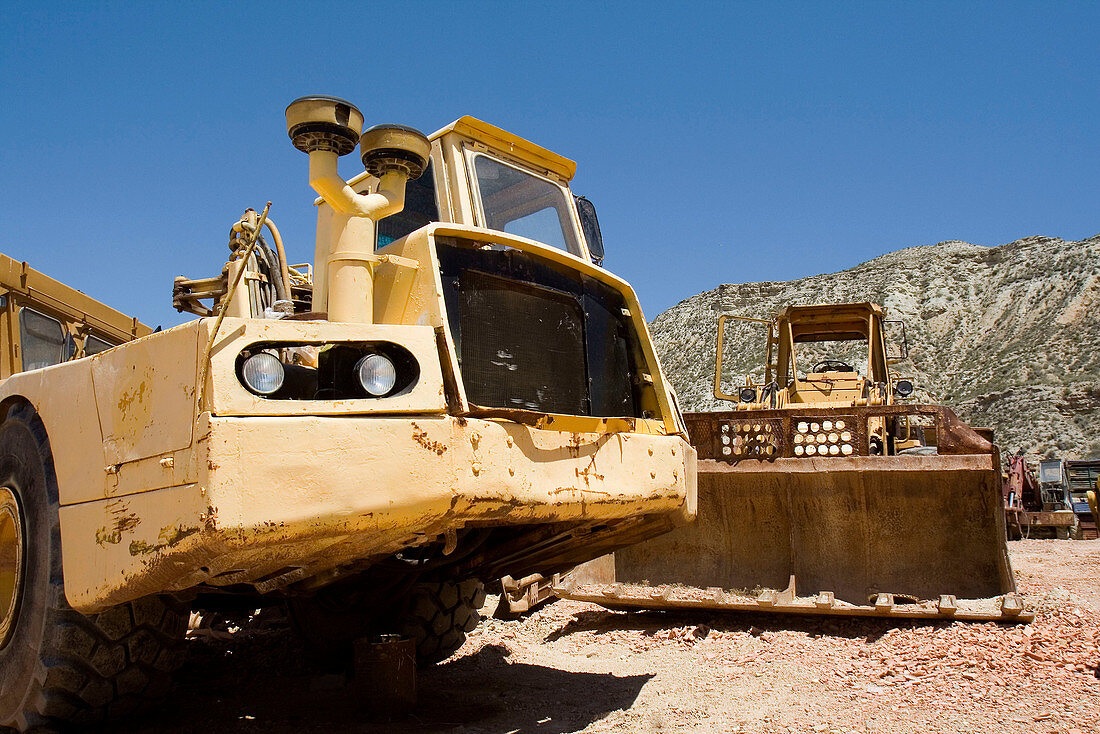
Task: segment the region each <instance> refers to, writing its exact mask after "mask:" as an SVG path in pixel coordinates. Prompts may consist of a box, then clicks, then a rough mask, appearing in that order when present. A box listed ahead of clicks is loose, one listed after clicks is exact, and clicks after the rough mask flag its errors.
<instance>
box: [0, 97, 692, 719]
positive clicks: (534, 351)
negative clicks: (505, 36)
mask: <svg viewBox="0 0 1100 734" xmlns="http://www.w3.org/2000/svg"><path fill="white" fill-rule="evenodd" d="M286 122H287V132H288V134H289V136H290V138H291V141H292V143H293V145H294V147H296V148H298V149H299V150H301V151H303V152H304V153H306V154H307V155H308V158H309V184H310V186H311V187H312V188H313V189H314V190H315V192H316V193H317V194H318V195H319V198H318V199H316V201H315V202H314V204H315V208H316V212H317V240H316V249H315V252H316V257H315V260H314V262H313V264H312V265H311V266H310V265H294V264H292V263H289V262H288V261H287V257H286V253H285V248H284V246H283V242H282V238H281V235H280V233H279V230H278V228H277V227H276V226H275V225H274V223H273V222H272V220H271V218H270V217H269V216H268V215H269V207H265V208H264V209H263V210H262V211H259V212H257V211H255V210H249V211H246V213H245V215H244V216H243V217H242V218H241V219H240V221H238V222H236V223H235V224H234V225H233V227H232V234H231V238H230V249H231V252H232V257H231V259H230V260H229V262H228V263H226V265H225V267H224V268H223V269H222V271H221V272H220V274H219V275H217V276H215V277H211V278H198V279H194V278H185V277H181V278H178V279H176V281H175V284H174V292H173V299H174V303H175V305H176V307H177V308H178V309H180V310H182V311H188V312H191V313H194V314H195V315H197V316H198V317H199V318H197V319H193V320H191V321H189V322H187V323H184V324H182V325H180V326H176V327H174V328H171V329H167V330H165V331H158V332H155V333H154V332H153V331H152V330H151V329H149V328H148V327H146V326H144V325H142V324H140V323H139V322H138V321H137V320H135V319H131V318H130V317H127V316H124V315H123V314H121V313H119V312H117V311H114V310H113V309H109V308H108V307H106V306H104V305H102V304H99V303H97V302H95V301H93V300H92V299H90V298H88V297H87V296H85V295H83V294H81V293H79V292H78V291H76V290H75V289H73V288H70V287H68V286H65V285H63V284H61V283H58V282H57V281H55V280H52V279H50V278H48V277H47V276H45V275H43V274H42V273H39V272H38V271H35V270H34V269H32V268H30V267H29V266H28V265H27V264H26V263H20V262H18V261H15V260H11V259H9V258H0V730H2V729H4V728H5V727H8V728H13V729H16V730H18V731H29V730H34V731H39V730H43V731H44V730H53V729H55V728H57V727H61V726H63V725H64V724H66V723H93V722H97V721H100V720H102V719H103V718H104V717H106V716H107V715H109V714H112V713H114V712H116V711H124V710H129V709H133V708H134V707H136V706H139V705H141V704H143V703H145V702H147V701H149V700H151V699H154V698H155V697H156V696H157V695H159V694H162V693H164V691H165V690H166V687H167V684H168V677H169V675H170V674H171V673H172V671H173V670H174V669H175V668H176V667H178V666H179V664H180V661H181V658H180V652H181V642H182V640H183V636H184V634H185V630H186V625H187V619H188V614H187V612H188V610H189V609H202V610H227V609H235V608H246V609H254V608H256V607H258V606H264V605H268V604H279V605H281V604H286V605H288V606H289V609H290V612H291V615H292V618H293V621H294V624H295V626H296V627H297V628H298V629H299V630H300V631H302V633H303V634H304V635H305V636H306V637H307V638H308V639H310V640H312V641H313V642H315V643H316V644H317V645H318V646H332V647H334V648H338V649H340V650H343V651H344V652H345V653H347V654H350V650H351V649H352V646H353V643H354V641H355V640H358V639H362V638H370V637H371V636H373V635H375V634H391V633H394V634H399V635H404V636H406V637H409V638H411V639H412V640H413V641H414V642H415V645H416V655H417V657H418V658H419V660H420V661H421V662H424V663H431V662H434V661H438V660H441V659H443V658H445V657H447V656H449V655H450V654H451V653H453V652H454V651H455V650H456V649H457V648H458V647H459V646H460V645H461V644H462V642H463V640H464V637H465V634H466V633H467V632H469V631H470V630H472V629H473V628H474V626H475V625H476V624H477V622H478V608H479V607H480V606H481V605H482V603H483V602H484V598H485V594H484V590H483V582H484V581H492V580H496V579H499V578H500V577H501V576H504V575H511V576H515V577H520V578H522V577H526V576H530V575H534V574H541V575H544V576H546V577H552V576H553V574H555V573H557V572H560V571H563V570H566V569H568V568H571V567H573V566H575V565H577V564H578V563H583V562H584V561H587V560H589V559H591V558H594V557H597V556H600V555H603V554H605V553H607V552H609V551H613V550H615V549H616V548H619V547H622V546H623V545H626V544H629V543H632V542H637V541H639V540H642V539H645V538H648V537H652V536H654V535H657V534H659V533H661V532H664V531H666V530H668V529H669V528H671V527H673V526H675V525H676V524H678V523H683V522H685V521H687V520H690V519H691V517H692V516H693V515H694V510H695V473H694V472H695V452H694V450H693V449H692V448H691V447H690V446H689V445H688V443H687V442H686V431H685V427H684V423H683V419H682V417H681V415H680V413H679V410H678V409H677V408H676V404H675V396H674V394H673V392H672V389H671V388H670V387H669V385H668V383H667V382H666V381H665V379H664V376H663V375H662V372H661V367H660V365H659V363H658V361H657V356H656V353H655V351H654V348H653V344H652V341H651V339H650V337H649V333H648V330H647V328H646V323H645V319H644V317H643V315H642V311H641V307H640V305H639V303H638V300H637V298H636V296H635V294H634V291H633V290H632V289H631V288H630V286H629V285H628V284H627V283H625V282H624V281H622V280H621V279H619V278H617V277H615V276H614V275H612V274H611V273H610V272H609V271H608V270H606V269H605V268H602V267H600V266H599V262H600V260H601V258H602V254H603V253H602V244H601V240H600V235H599V228H598V224H597V221H596V217H595V212H594V210H593V209H592V207H591V205H590V204H589V203H588V202H587V200H585V199H583V198H581V197H575V196H574V195H573V194H572V192H571V191H570V189H569V181H570V179H571V178H572V176H573V173H574V170H575V164H574V163H573V162H572V161H570V160H568V159H566V158H564V157H562V156H560V155H557V154H555V153H553V152H551V151H549V150H546V149H544V148H541V147H539V146H537V145H535V144H533V143H531V142H529V141H527V140H524V139H523V138H520V137H519V136H516V135H514V134H512V133H509V132H507V131H504V130H501V129H499V128H497V127H494V126H492V125H489V124H487V123H484V122H481V121H479V120H476V119H474V118H470V117H464V118H462V119H460V120H458V121H456V122H454V123H452V124H451V125H448V126H446V127H444V128H442V129H441V130H439V131H438V132H436V133H435V134H433V135H431V136H424V135H422V134H421V133H419V132H417V131H416V130H413V129H411V128H406V127H402V126H398V125H387V126H381V127H373V128H369V129H367V130H363V129H362V128H363V115H362V113H360V111H359V110H358V109H357V108H356V107H355V106H354V105H352V104H350V103H349V102H346V101H344V100H341V99H336V98H332V97H323V96H315V97H304V98H301V99H299V100H296V101H295V102H293V103H292V104H291V105H290V106H289V107H288V108H287V110H286ZM357 147H358V148H359V153H360V155H361V157H362V160H363V164H364V167H365V171H364V172H363V173H361V174H360V175H358V176H356V177H354V178H352V179H351V180H344V179H343V178H342V177H341V176H339V175H338V174H337V162H338V159H339V158H340V157H341V156H343V155H347V154H350V153H351V152H352V151H353V150H355V149H356V148H357Z"/></svg>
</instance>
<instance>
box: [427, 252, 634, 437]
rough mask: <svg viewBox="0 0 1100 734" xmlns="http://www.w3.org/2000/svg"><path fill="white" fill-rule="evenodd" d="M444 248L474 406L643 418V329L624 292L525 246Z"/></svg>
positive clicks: (455, 328)
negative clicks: (639, 345)
mask: <svg viewBox="0 0 1100 734" xmlns="http://www.w3.org/2000/svg"><path fill="white" fill-rule="evenodd" d="M438 253H439V260H440V271H441V275H442V279H443V291H444V296H445V299H446V303H447V313H448V320H449V322H450V326H451V335H452V337H453V339H454V341H455V346H456V349H457V351H458V357H459V363H460V368H461V372H462V381H463V384H464V385H465V388H466V395H467V397H468V399H469V400H470V402H471V403H473V404H474V405H477V406H480V407H483V408H508V409H518V410H531V411H537V412H544V413H562V414H567V415H593V416H632V417H640V416H637V409H636V405H637V400H636V397H635V389H636V386H635V379H634V376H635V374H636V370H635V369H634V365H633V360H632V356H631V355H632V354H633V352H634V350H633V349H632V342H633V340H634V337H633V331H632V329H631V326H630V323H629V320H628V318H627V317H626V316H624V314H623V302H622V297H621V296H620V295H619V293H618V292H617V291H614V290H612V289H610V288H608V287H607V286H605V285H603V284H602V283H600V282H599V281H596V280H594V279H592V278H588V277H585V276H583V275H581V274H579V273H577V272H575V271H571V270H569V269H568V268H563V267H560V266H556V265H553V264H551V263H547V262H544V261H541V260H539V259H537V258H534V257H531V256H530V255H527V254H525V253H522V252H518V251H515V250H506V249H502V248H492V249H482V248H477V247H476V246H461V244H460V243H456V245H448V244H445V243H439V244H438Z"/></svg>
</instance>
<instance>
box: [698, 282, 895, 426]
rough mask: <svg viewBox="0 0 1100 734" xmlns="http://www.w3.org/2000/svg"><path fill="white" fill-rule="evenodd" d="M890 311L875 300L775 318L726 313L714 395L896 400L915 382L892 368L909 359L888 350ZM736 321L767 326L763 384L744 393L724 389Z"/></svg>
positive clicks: (819, 401)
mask: <svg viewBox="0 0 1100 734" xmlns="http://www.w3.org/2000/svg"><path fill="white" fill-rule="evenodd" d="M885 316H886V310H885V309H884V308H882V307H881V306H878V305H876V304H873V303H847V304H838V305H828V306H788V307H786V308H785V309H783V310H782V311H780V312H779V313H778V314H777V315H776V316H775V318H774V319H771V320H765V319H756V318H749V317H740V316H730V315H726V314H724V315H722V316H720V317H719V319H718V350H717V354H716V357H715V383H714V384H715V389H714V394H715V397H717V398H719V399H721V400H729V401H732V402H736V403H746V404H747V405H746V406H745V407H747V408H751V407H753V405H754V404H756V407H760V408H773V409H774V408H783V407H786V406H788V405H797V404H812V405H819V406H855V405H890V404H892V403H893V402H894V398H895V396H899V394H898V393H899V391H898V390H897V387H898V385H897V383H898V382H901V383H902V384H901V391H900V392H902V393H904V394H905V395H908V392H906V391H907V389H908V388H909V387H910V386H911V383H909V382H908V381H905V380H901V381H898V380H896V378H895V377H894V376H893V375H892V374H891V370H890V365H891V364H893V363H895V362H897V361H898V360H900V359H902V358H903V357H904V356H905V350H902V351H901V353H900V354H897V355H891V354H890V353H889V352H888V349H887V325H888V324H890V323H900V322H889V321H887V320H886V318H885ZM729 319H736V320H740V321H750V322H756V323H759V324H761V325H764V326H765V327H766V329H767V360H766V363H765V372H764V381H763V383H762V384H756V383H755V382H754V380H753V379H752V377H751V376H747V377H746V379H745V386H746V388H748V389H744V390H741V391H739V392H738V393H737V394H731V393H726V392H725V391H724V390H723V389H722V362H723V351H722V342H723V337H724V333H725V324H726V321H727V320H729Z"/></svg>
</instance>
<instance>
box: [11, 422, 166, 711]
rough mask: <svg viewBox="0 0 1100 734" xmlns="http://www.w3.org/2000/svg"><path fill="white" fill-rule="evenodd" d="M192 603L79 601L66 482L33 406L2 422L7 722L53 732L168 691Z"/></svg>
mask: <svg viewBox="0 0 1100 734" xmlns="http://www.w3.org/2000/svg"><path fill="white" fill-rule="evenodd" d="M186 629H187V614H186V610H185V609H182V608H181V607H180V606H178V605H177V604H175V603H174V602H172V601H170V600H167V599H161V598H158V597H147V598H144V599H139V600H137V601H134V602H131V603H128V604H123V605H120V606H117V607H112V608H110V609H108V610H106V611H104V612H101V613H99V614H96V615H92V616H85V615H83V614H80V613H79V612H76V611H74V610H73V609H72V608H71V607H69V604H68V602H67V601H66V599H65V583H64V577H63V574H62V566H61V532H60V523H59V520H58V497H57V480H56V478H55V476H54V465H53V456H52V454H51V452H50V443H49V439H48V437H47V436H46V430H45V427H44V426H43V425H42V421H41V420H40V419H39V417H38V415H37V414H36V413H35V412H34V410H33V409H32V408H30V406H27V405H17V406H15V407H13V408H11V409H10V410H9V411H8V413H7V415H6V417H5V419H4V422H3V424H2V425H0V730H2V729H4V728H10V729H13V730H15V731H17V732H30V731H53V730H56V729H58V728H62V727H63V726H64V725H65V724H70V723H73V724H88V723H94V722H99V721H103V720H105V719H106V718H107V717H108V716H115V715H121V714H124V713H130V712H133V711H135V710H138V709H141V708H143V706H144V705H145V704H147V703H149V702H152V701H155V700H157V699H159V698H160V697H162V696H163V695H164V694H165V693H166V692H167V690H168V686H169V684H170V676H171V673H172V672H173V671H175V669H176V668H178V667H179V666H180V665H181V664H182V662H183V653H184V650H183V638H184V635H185V633H186Z"/></svg>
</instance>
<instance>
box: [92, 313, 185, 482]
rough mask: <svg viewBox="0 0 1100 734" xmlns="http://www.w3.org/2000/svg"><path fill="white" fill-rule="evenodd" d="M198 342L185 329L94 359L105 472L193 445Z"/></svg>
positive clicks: (156, 335)
mask: <svg viewBox="0 0 1100 734" xmlns="http://www.w3.org/2000/svg"><path fill="white" fill-rule="evenodd" d="M198 337H199V334H198V329H197V328H196V324H195V323H192V324H185V325H183V326H179V327H176V328H174V329H169V330H168V331H162V332H159V333H157V334H153V335H150V336H148V337H145V338H144V339H139V340H137V341H134V342H131V343H129V344H125V345H123V346H122V347H119V348H116V349H114V350H111V351H109V352H104V353H103V354H102V355H97V356H96V357H93V358H92V383H93V386H94V390H95V400H96V406H97V409H98V411H97V412H98V414H99V424H100V429H101V430H102V433H103V452H104V458H105V460H106V464H107V466H117V465H119V464H123V463H125V462H128V461H134V460H136V459H144V458H146V457H149V456H153V455H154V454H162V453H164V452H167V451H174V450H176V449H182V448H186V447H187V446H189V445H190V444H191V427H192V424H193V423H194V415H195V398H196V396H195V381H196V374H197V372H198V359H197V355H198V347H199V343H198Z"/></svg>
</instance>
